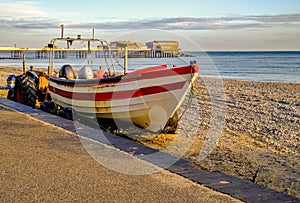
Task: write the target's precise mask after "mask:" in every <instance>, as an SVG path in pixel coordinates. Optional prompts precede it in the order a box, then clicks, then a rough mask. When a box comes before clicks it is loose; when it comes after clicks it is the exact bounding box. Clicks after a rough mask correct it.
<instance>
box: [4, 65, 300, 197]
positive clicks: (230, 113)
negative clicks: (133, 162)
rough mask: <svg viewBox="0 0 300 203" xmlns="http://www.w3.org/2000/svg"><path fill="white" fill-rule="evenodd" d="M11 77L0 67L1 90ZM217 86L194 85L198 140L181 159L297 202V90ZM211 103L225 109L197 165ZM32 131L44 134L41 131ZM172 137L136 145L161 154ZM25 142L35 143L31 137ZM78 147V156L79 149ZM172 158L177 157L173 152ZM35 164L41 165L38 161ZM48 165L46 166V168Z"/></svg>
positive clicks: (243, 83) (273, 86)
mask: <svg viewBox="0 0 300 203" xmlns="http://www.w3.org/2000/svg"><path fill="white" fill-rule="evenodd" d="M12 73H15V74H19V73H21V68H11V67H0V79H1V80H0V86H5V84H6V78H7V76H8V75H10V74H12ZM215 80H216V79H213V78H201V77H199V78H198V79H197V81H196V82H195V85H194V88H193V91H194V94H195V95H196V97H197V100H196V102H197V103H196V105H197V107H198V109H199V118H200V119H199V121H200V123H199V125H197V126H198V127H197V133H196V135H193V136H195V137H194V140H195V141H194V143H193V145H192V146H191V148H189V150H188V151H187V152H186V153H185V155H184V158H185V159H187V160H189V161H190V162H192V163H193V164H194V165H195V167H199V168H201V169H203V170H207V171H222V172H225V173H227V174H230V175H233V176H237V177H240V178H243V179H246V180H250V181H253V182H255V183H257V184H259V185H262V186H265V187H267V188H270V189H274V190H276V191H279V192H283V193H286V194H289V195H292V196H295V197H298V198H300V196H299V194H300V189H299V188H300V174H299V171H300V149H299V148H300V134H299V129H300V84H292V83H276V82H274V83H272V82H267V83H265V82H249V81H241V80H227V79H226V80H225V79H222V80H218V81H217V82H216V81H215ZM216 83H221V84H222V90H223V91H222V92H223V94H222V95H223V97H222V98H218V99H215V101H214V100H212V95H213V94H214V93H213V91H217V90H214V89H210V88H209V87H208V85H207V84H211V85H213V84H216ZM1 92H2V93H1V95H2V96H5V92H4V91H1ZM212 102H215V103H213V105H214V107H215V108H214V109H216V111H217V113H218V111H220V112H221V113H224V111H222V108H221V107H225V108H224V109H225V110H226V111H225V114H224V125H223V126H222V131H221V133H220V134H219V137H218V140H217V143H216V145H215V146H214V148H213V150H212V151H211V152H210V153H209V154H208V156H206V157H205V158H204V159H201V160H200V159H199V157H198V154H199V151H201V149H202V146H203V143H204V141H205V139H207V135H208V132H209V129H210V127H211V123H210V122H211V115H212V109H213V108H212ZM1 114H2V113H1ZM6 116H8V114H7V115H6ZM24 120H26V119H24ZM3 122H4V121H3ZM24 125H25V124H24ZM184 125H185V124H184V123H183V124H182V126H183V127H181V128H184ZM1 126H2V127H3V126H4V125H1ZM35 127H36V128H37V129H44V127H45V126H41V125H40V128H39V125H36V126H35ZM3 128H4V127H3ZM29 129H30V128H29ZM3 130H5V128H4V129H3ZM48 131H51V130H48ZM45 132H47V130H46V131H45ZM7 133H9V131H7ZM7 133H6V134H7ZM44 134H45V133H43V135H39V139H41V140H43V139H44V138H43V136H46V135H44ZM26 135H27V134H26ZM26 135H25V134H23V135H22V136H19V137H18V139H19V140H18V142H21V143H22V139H27V137H26ZM48 136H50V135H48ZM70 137H72V136H68V139H69V138H70ZM175 137H176V134H175V135H165V134H160V135H157V136H155V137H153V138H152V139H151V140H137V141H138V142H141V143H143V144H145V145H147V146H150V147H153V148H156V149H163V148H165V147H166V146H167V145H168V144H169V143H170V142H172V140H173V139H174V138H175ZM5 139H6V143H3V145H4V146H5V145H7V146H9V145H8V144H9V142H10V141H9V138H8V137H6V138H5ZM45 139H47V138H45ZM68 139H66V138H57V139H56V141H55V144H54V145H48V148H49V149H48V150H53V149H52V147H55V146H61V144H62V143H64V146H66V144H67V145H68V147H72V146H74V142H78V141H68ZM72 139H73V138H72ZM29 140H35V138H34V137H31V139H29ZM29 140H28V143H27V144H28V145H29V144H30V142H29ZM10 144H12V143H10ZM40 144H41V143H38V145H40ZM77 144H78V146H77V145H76V147H77V148H79V149H77V150H82V147H80V146H79V145H80V143H79V142H78V143H77ZM10 146H11V145H10ZM28 147H30V146H28ZM31 147H32V146H31ZM7 148H8V147H7ZM80 148H81V149H80ZM20 150H22V149H20ZM23 150H24V149H23ZM59 150H62V149H59ZM72 150H73V149H72ZM7 153H8V152H7ZM18 153H20V152H18ZM170 153H172V151H171V152H170ZM75 154H76V155H77V153H75ZM79 154H80V153H79ZM174 154H175V155H176V150H175V151H174ZM72 155H73V157H72V158H73V159H76V156H75V155H74V154H72ZM19 156H22V154H19ZM49 156H50V155H49ZM84 156H87V155H84ZM3 157H4V156H3ZM28 157H30V155H28ZM37 158H38V159H40V160H41V159H42V157H41V156H38V157H37ZM86 158H87V157H86ZM63 159H65V160H67V159H69V157H68V156H67V155H66V157H64V158H63ZM90 159H91V158H90ZM36 162H39V161H38V160H37V161H36ZM54 162H55V161H54ZM47 164H49V163H47ZM47 164H46V163H44V165H45V166H47ZM12 167H13V165H12ZM74 167H75V166H74ZM38 170H39V169H38ZM7 173H8V174H10V173H12V172H7ZM222 201H223V199H222Z"/></svg>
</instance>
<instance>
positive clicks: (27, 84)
mask: <svg viewBox="0 0 300 203" xmlns="http://www.w3.org/2000/svg"><path fill="white" fill-rule="evenodd" d="M14 91H15V101H18V102H21V103H23V104H26V105H28V106H31V107H32V108H35V104H36V91H37V89H36V83H35V79H34V78H32V77H30V76H28V75H19V76H17V78H16V84H15V89H14ZM18 91H21V92H18ZM18 95H19V97H21V98H18V97H17V96H18Z"/></svg>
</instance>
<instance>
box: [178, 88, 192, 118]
mask: <svg viewBox="0 0 300 203" xmlns="http://www.w3.org/2000/svg"><path fill="white" fill-rule="evenodd" d="M194 98H195V91H194V85H192V86H191V89H190V94H189V99H188V102H187V104H186V106H185V108H184V110H183V112H182V114H181V115H180V117H179V119H178V122H179V121H180V120H181V119H182V117H183V115H184V114H185V112H186V110H187V109H188V108H189V107H191V104H192V101H193V99H194Z"/></svg>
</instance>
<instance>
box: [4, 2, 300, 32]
mask: <svg viewBox="0 0 300 203" xmlns="http://www.w3.org/2000/svg"><path fill="white" fill-rule="evenodd" d="M0 7H2V8H5V9H4V11H3V12H2V13H1V14H0V26H5V27H12V28H21V29H45V28H59V26H60V25H61V24H65V26H66V27H68V28H70V29H77V28H78V29H86V28H88V29H91V28H96V29H104V30H122V29H126V30H128V29H165V30H220V29H222V30H230V29H252V30H254V29H261V28H269V27H275V26H285V25H286V24H300V13H296V14H282V15H239V16H224V17H206V18H203V17H173V18H157V19H143V20H136V21H135V20H128V21H120V20H119V21H117V20H114V21H109V20H108V21H102V22H97V21H91V22H77V21H69V22H64V21H63V20H58V19H55V18H51V16H49V15H47V13H45V12H43V11H40V10H39V9H38V3H35V2H23V3H20V2H17V3H0ZM12 13H17V14H18V16H19V17H18V16H17V17H12V16H14V15H12Z"/></svg>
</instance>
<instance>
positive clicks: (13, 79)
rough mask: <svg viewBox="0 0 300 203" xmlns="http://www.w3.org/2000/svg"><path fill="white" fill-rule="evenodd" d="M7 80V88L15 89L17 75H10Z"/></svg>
mask: <svg viewBox="0 0 300 203" xmlns="http://www.w3.org/2000/svg"><path fill="white" fill-rule="evenodd" d="M6 82H7V88H8V89H9V90H13V89H14V88H15V83H16V76H15V75H10V76H8V78H7V80H6Z"/></svg>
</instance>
